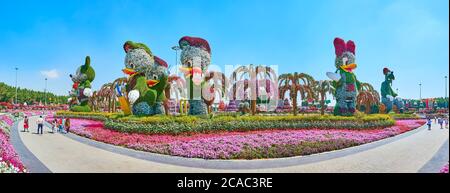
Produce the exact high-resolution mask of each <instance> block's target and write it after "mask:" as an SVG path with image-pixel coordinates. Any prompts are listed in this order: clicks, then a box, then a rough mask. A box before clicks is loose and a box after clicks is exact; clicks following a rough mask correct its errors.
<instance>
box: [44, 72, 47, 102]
mask: <svg viewBox="0 0 450 193" xmlns="http://www.w3.org/2000/svg"><path fill="white" fill-rule="evenodd" d="M44 105H45V106H47V78H45V88H44Z"/></svg>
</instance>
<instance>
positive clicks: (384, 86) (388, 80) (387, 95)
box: [381, 68, 403, 113]
mask: <svg viewBox="0 0 450 193" xmlns="http://www.w3.org/2000/svg"><path fill="white" fill-rule="evenodd" d="M383 74H384V82H383V83H381V102H382V103H383V104H384V106H385V107H386V113H389V112H391V110H392V107H393V106H396V107H397V110H398V111H399V112H400V113H402V112H403V101H402V99H400V98H399V97H397V96H398V95H397V93H395V92H394V90H393V89H392V81H393V80H395V76H394V72H393V71H391V70H389V68H384V69H383Z"/></svg>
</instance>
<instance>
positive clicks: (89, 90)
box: [83, 88, 93, 97]
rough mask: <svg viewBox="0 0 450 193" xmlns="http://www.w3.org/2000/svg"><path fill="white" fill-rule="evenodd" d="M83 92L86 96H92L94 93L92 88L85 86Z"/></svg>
mask: <svg viewBox="0 0 450 193" xmlns="http://www.w3.org/2000/svg"><path fill="white" fill-rule="evenodd" d="M83 94H84V96H87V97H91V96H92V94H93V93H92V90H91V89H90V88H85V89H84V90H83Z"/></svg>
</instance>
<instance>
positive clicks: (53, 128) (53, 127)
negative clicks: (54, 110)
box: [52, 118, 57, 133]
mask: <svg viewBox="0 0 450 193" xmlns="http://www.w3.org/2000/svg"><path fill="white" fill-rule="evenodd" d="M56 124H57V120H56V118H55V119H53V121H52V133H55V129H56Z"/></svg>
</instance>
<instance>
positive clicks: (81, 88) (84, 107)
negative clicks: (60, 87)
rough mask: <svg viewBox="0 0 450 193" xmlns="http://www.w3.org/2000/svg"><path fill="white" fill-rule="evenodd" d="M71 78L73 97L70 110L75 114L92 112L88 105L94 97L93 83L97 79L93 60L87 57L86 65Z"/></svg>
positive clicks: (71, 93)
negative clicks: (90, 98)
mask: <svg viewBox="0 0 450 193" xmlns="http://www.w3.org/2000/svg"><path fill="white" fill-rule="evenodd" d="M70 78H71V79H72V81H73V86H72V91H71V92H70V95H71V96H72V100H71V101H70V102H71V107H70V110H71V111H74V112H90V111H91V108H90V107H89V105H88V102H89V97H91V96H92V94H93V92H92V89H91V88H92V86H91V83H92V81H94V79H95V70H94V69H93V68H92V66H91V58H90V57H89V56H86V59H85V63H84V65H82V66H80V67H79V68H78V69H77V72H76V73H75V74H74V75H72V74H70Z"/></svg>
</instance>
